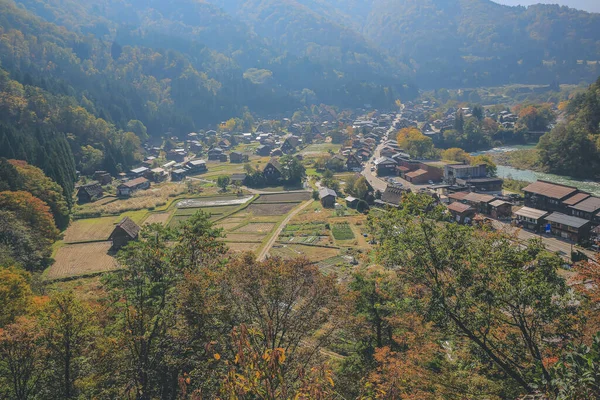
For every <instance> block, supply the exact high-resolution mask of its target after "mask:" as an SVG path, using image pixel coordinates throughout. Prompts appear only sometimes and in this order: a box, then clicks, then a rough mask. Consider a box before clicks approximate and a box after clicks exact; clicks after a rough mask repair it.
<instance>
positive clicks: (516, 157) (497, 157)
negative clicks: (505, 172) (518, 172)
mask: <svg viewBox="0 0 600 400" xmlns="http://www.w3.org/2000/svg"><path fill="white" fill-rule="evenodd" d="M490 156H491V157H492V160H493V161H494V162H495V163H496V164H497V165H503V166H506V167H512V168H516V169H522V170H531V171H535V172H548V171H546V170H545V167H544V166H543V165H542V164H541V162H540V158H539V153H538V150H537V149H521V150H514V151H507V152H504V153H492V154H490Z"/></svg>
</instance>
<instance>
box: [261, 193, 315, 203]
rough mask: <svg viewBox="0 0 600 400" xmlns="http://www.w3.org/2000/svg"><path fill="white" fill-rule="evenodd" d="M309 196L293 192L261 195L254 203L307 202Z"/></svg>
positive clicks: (308, 194)
mask: <svg viewBox="0 0 600 400" xmlns="http://www.w3.org/2000/svg"><path fill="white" fill-rule="evenodd" d="M310 197H311V194H310V193H309V192H294V193H277V194H261V195H260V197H259V198H258V199H256V201H255V202H254V203H255V204H263V203H301V202H303V201H306V200H309V199H310Z"/></svg>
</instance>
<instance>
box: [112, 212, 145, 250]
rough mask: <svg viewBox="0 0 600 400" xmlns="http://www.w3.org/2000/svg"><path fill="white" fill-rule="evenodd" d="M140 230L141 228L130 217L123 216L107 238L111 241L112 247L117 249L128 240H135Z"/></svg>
mask: <svg viewBox="0 0 600 400" xmlns="http://www.w3.org/2000/svg"><path fill="white" fill-rule="evenodd" d="M140 230H141V228H140V227H139V225H138V224H136V223H135V222H133V220H132V219H131V218H129V217H125V218H123V219H122V220H121V222H119V223H118V224H117V225H116V226H115V229H113V231H112V233H111V234H110V237H109V238H108V239H109V240H110V241H112V249H113V250H119V249H120V248H122V247H123V246H125V245H126V244H127V243H129V242H130V241H132V240H136V239H137V238H138V235H139V233H140Z"/></svg>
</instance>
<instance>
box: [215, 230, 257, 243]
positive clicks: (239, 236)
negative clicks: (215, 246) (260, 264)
mask: <svg viewBox="0 0 600 400" xmlns="http://www.w3.org/2000/svg"><path fill="white" fill-rule="evenodd" d="M265 237H267V234H266V233H237V232H229V233H226V237H225V239H223V240H224V241H226V242H237V243H262V241H263V240H264V239H265Z"/></svg>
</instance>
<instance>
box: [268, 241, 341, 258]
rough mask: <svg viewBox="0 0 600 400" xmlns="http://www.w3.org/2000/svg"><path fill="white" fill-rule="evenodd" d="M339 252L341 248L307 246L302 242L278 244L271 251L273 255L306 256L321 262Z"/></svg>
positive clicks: (283, 256) (285, 256)
mask: <svg viewBox="0 0 600 400" xmlns="http://www.w3.org/2000/svg"><path fill="white" fill-rule="evenodd" d="M338 254H339V250H338V249H335V248H330V247H319V246H305V245H301V244H276V245H275V246H273V248H272V249H271V251H270V255H271V256H278V257H282V258H295V257H306V258H308V259H309V260H310V261H313V262H319V261H322V260H326V259H328V258H331V257H335V256H337V255H338Z"/></svg>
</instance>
